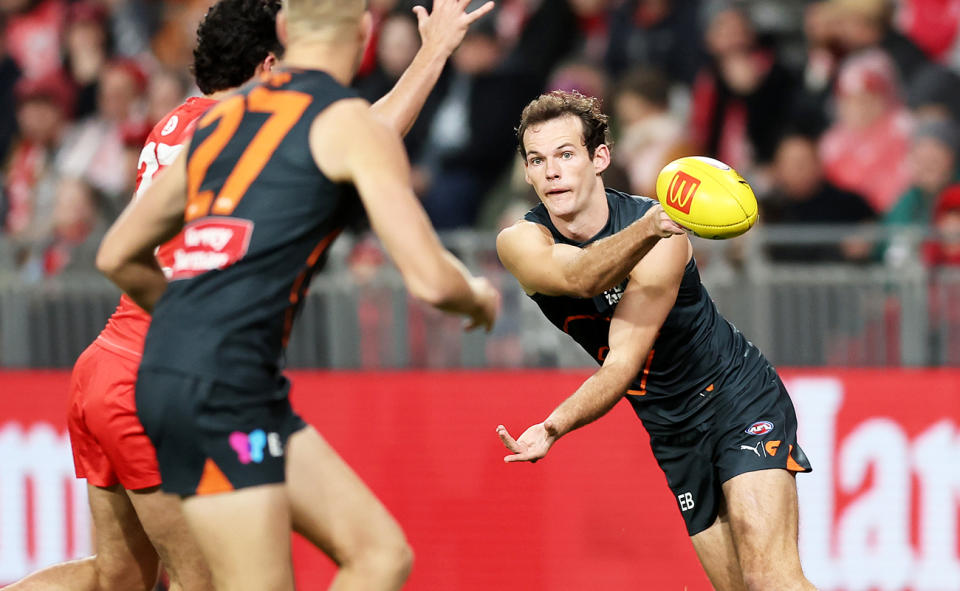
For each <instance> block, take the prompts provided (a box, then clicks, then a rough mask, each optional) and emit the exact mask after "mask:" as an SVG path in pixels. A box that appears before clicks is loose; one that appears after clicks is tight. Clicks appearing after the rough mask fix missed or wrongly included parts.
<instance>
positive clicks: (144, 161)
mask: <svg viewBox="0 0 960 591" xmlns="http://www.w3.org/2000/svg"><path fill="white" fill-rule="evenodd" d="M216 102H217V101H215V100H213V99H208V98H201V97H194V98H189V99H187V101H186V102H185V103H183V104H182V105H180V106H179V107H177V108H176V109H174V110H173V111H170V113H168V114H167V116H166V117H164V118H163V119H161V120H160V122H159V123H157V124H156V125H155V126H154V128H153V130H152V131H151V132H150V135H149V136H147V143H146V144H145V145H144V146H143V151H142V152H140V161H139V162H138V166H139V169H138V171H137V184H136V193H135V195H134V199H139V198H140V196H142V195H143V194H144V193H145V192H146V191H147V189H148V188H149V187H150V184H151V183H152V182H153V179H154V178H155V177H156V175H157V173H158V172H160V171H161V170H163V169H164V168H166V167H167V166H169V165H170V164H172V163H173V161H174V160H176V159H177V156H178V155H179V154H180V150H182V149H183V143H184V142H186V141H187V140H189V139H190V137H191V135H192V134H193V130H194V128H195V127H196V121H197V119H199V118H200V115H202V114H203V113H204V111H206V110H207V109H208V108H210V106H212V105H213V104H214V103H216ZM182 237H183V235H182V234H178V235H176V236H175V237H173V238H172V239H171V240H170V241H169V242H167V243H166V244H163V245H161V246H160V247H159V248H157V253H156V254H157V260H158V261H159V262H160V266H161V267H162V268H163V271H164V273H168V271H169V269H170V268H171V267H172V266H173V253H174V251H175V250H176V248H177V246H178V245H179V244H180V242H181V240H182ZM149 328H150V315H149V314H147V313H146V312H144V311H143V309H142V308H141V307H140V306H138V305H136V304H135V303H133V300H131V299H130V298H128V297H127V296H126V294H124V295H122V296H120V303H119V304H118V305H117V309H116V310H114V312H113V315H112V316H110V319H109V320H108V321H107V326H106V327H104V329H103V331H101V332H100V336H98V337H97V343H98V344H99V345H101V346H102V347H105V348H107V349H109V350H110V351H112V352H114V353H116V354H118V355H122V356H124V357H127V358H129V359H134V360H137V361H139V360H140V356H141V355H142V354H143V341H144V339H145V338H146V337H147V329H149Z"/></svg>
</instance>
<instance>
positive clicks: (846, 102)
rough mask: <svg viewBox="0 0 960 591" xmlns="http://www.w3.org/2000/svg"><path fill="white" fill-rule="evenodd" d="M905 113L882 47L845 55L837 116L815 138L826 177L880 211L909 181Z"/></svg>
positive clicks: (888, 205)
mask: <svg viewBox="0 0 960 591" xmlns="http://www.w3.org/2000/svg"><path fill="white" fill-rule="evenodd" d="M910 128H911V122H910V115H909V113H908V112H907V110H906V108H905V107H904V106H903V104H902V103H901V102H900V98H899V89H898V86H897V78H896V72H895V71H894V68H893V64H892V63H891V62H890V59H889V58H888V57H887V56H886V55H885V54H884V53H883V52H881V51H879V50H873V51H869V52H863V53H860V54H858V55H856V56H853V57H851V58H848V59H847V60H846V61H845V62H844V64H843V66H842V67H841V70H840V73H839V78H838V80H837V120H836V122H835V123H834V124H833V125H832V126H831V127H830V129H828V130H827V132H826V134H824V136H823V139H822V141H821V143H820V153H821V157H822V158H823V163H824V169H825V171H826V176H827V178H828V179H829V180H830V181H831V182H833V183H834V184H836V185H837V186H838V187H840V188H843V189H848V190H851V191H857V192H860V193H862V194H863V196H864V197H866V198H867V201H869V203H870V205H871V206H872V207H873V209H874V210H875V211H876V212H877V213H879V214H881V215H882V214H885V213H886V212H887V211H888V210H889V209H890V207H891V206H892V205H893V203H894V201H895V200H896V199H897V197H898V196H899V195H900V194H901V193H902V192H903V191H904V190H905V189H906V188H907V185H908V184H909V167H908V166H907V163H906V161H907V151H908V149H909V143H910Z"/></svg>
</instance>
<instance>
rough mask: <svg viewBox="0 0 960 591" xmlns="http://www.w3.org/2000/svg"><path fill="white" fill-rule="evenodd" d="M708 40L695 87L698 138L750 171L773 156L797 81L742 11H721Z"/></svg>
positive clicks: (711, 151) (720, 156)
mask: <svg viewBox="0 0 960 591" xmlns="http://www.w3.org/2000/svg"><path fill="white" fill-rule="evenodd" d="M706 41H707V51H708V52H709V54H710V62H709V65H708V66H707V67H705V68H704V69H702V70H701V71H700V73H699V74H698V75H697V80H696V83H695V85H694V88H693V114H692V122H691V124H692V127H693V133H694V140H695V141H696V143H697V144H698V145H699V146H700V147H701V149H702V150H703V151H704V153H706V154H707V155H710V156H714V157H716V158H718V159H719V160H722V161H723V162H726V163H727V164H729V165H731V166H733V167H734V168H736V169H738V170H740V171H741V172H743V173H746V174H749V172H750V170H751V168H752V167H753V165H755V164H758V165H762V164H766V163H768V162H770V160H771V159H772V158H773V152H774V150H775V149H776V145H777V140H778V139H779V138H780V135H781V133H782V131H783V129H784V128H785V126H786V125H787V124H788V123H789V113H790V112H791V109H792V104H793V99H794V96H795V94H796V83H795V80H794V79H793V77H792V76H791V75H790V74H789V73H788V72H787V70H786V69H785V68H784V67H783V66H782V65H781V64H780V63H779V61H778V59H777V56H776V54H775V53H774V52H773V50H771V49H767V48H764V47H762V46H760V45H759V44H758V43H757V38H756V34H755V32H754V29H753V25H752V24H751V23H750V20H749V19H748V17H747V15H746V14H745V13H744V12H742V11H740V10H737V9H734V8H727V9H725V10H721V11H720V12H718V13H717V14H716V15H715V16H714V18H713V19H712V20H711V21H710V25H709V27H708V28H707V34H706Z"/></svg>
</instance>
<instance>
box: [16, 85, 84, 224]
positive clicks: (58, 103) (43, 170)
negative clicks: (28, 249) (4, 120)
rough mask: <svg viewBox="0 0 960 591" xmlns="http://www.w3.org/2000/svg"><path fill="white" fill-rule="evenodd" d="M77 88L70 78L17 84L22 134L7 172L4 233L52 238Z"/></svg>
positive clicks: (18, 116)
mask: <svg viewBox="0 0 960 591" xmlns="http://www.w3.org/2000/svg"><path fill="white" fill-rule="evenodd" d="M72 92H73V87H72V85H71V84H70V82H69V81H68V80H67V79H66V77H65V76H63V75H61V74H57V73H54V74H48V75H47V76H44V77H43V78H39V79H35V80H31V79H28V78H24V79H22V80H21V81H20V82H18V83H17V86H16V95H17V101H18V102H17V109H16V113H17V122H18V124H19V127H20V134H19V137H18V139H17V141H16V143H15V144H14V146H13V149H12V155H11V157H10V160H9V162H8V163H7V166H6V169H5V174H4V176H5V183H4V208H3V209H4V217H3V231H4V232H5V233H7V234H9V235H10V236H12V237H14V238H16V239H19V240H31V239H37V238H39V237H42V236H45V235H47V233H48V231H49V225H50V223H51V221H50V220H51V215H52V210H53V200H54V199H53V193H54V187H55V185H56V172H55V170H54V166H53V161H54V156H55V153H56V151H57V149H58V146H59V144H60V141H61V140H62V139H63V137H64V136H65V135H66V133H67V129H68V121H69V118H70V108H71V105H72V103H73V100H72Z"/></svg>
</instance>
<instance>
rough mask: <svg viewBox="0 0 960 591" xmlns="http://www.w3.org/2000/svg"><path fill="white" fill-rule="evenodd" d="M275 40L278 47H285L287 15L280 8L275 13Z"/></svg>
mask: <svg viewBox="0 0 960 591" xmlns="http://www.w3.org/2000/svg"><path fill="white" fill-rule="evenodd" d="M277 39H278V40H279V41H280V45H283V46H284V47H286V46H287V40H288V39H289V37H288V36H287V13H286V12H285V11H284V10H283V9H282V8H281V9H280V10H279V11H277Z"/></svg>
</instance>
